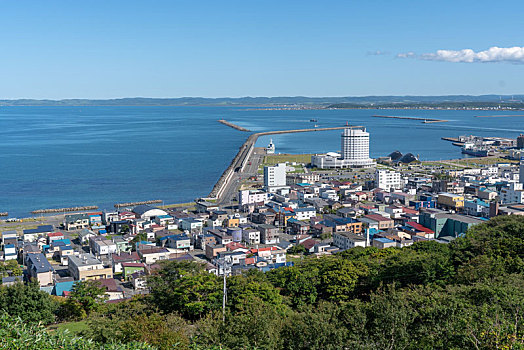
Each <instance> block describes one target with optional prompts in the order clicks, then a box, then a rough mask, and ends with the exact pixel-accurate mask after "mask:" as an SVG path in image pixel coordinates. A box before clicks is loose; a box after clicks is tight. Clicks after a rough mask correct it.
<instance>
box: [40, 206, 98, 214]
mask: <svg viewBox="0 0 524 350" xmlns="http://www.w3.org/2000/svg"><path fill="white" fill-rule="evenodd" d="M93 209H98V207H97V206H96V205H88V206H85V207H72V208H56V209H38V210H33V211H32V212H31V214H50V213H64V212H70V211H83V210H93Z"/></svg>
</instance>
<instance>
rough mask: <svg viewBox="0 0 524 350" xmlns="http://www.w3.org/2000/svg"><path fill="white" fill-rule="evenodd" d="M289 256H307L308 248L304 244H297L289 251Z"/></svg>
mask: <svg viewBox="0 0 524 350" xmlns="http://www.w3.org/2000/svg"><path fill="white" fill-rule="evenodd" d="M287 252H288V253H289V254H305V253H306V252H307V250H306V247H304V245H303V244H297V245H296V246H293V247H291V248H289V249H288V250H287Z"/></svg>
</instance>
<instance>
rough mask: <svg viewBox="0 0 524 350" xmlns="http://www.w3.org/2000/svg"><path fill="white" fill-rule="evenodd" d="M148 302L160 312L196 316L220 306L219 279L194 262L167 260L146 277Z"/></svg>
mask: <svg viewBox="0 0 524 350" xmlns="http://www.w3.org/2000/svg"><path fill="white" fill-rule="evenodd" d="M148 286H149V288H150V290H151V293H150V295H149V299H148V300H149V301H150V303H151V304H152V305H154V306H156V307H158V308H159V309H160V310H162V311H163V312H166V313H169V312H174V311H176V312H180V313H181V314H182V315H183V316H184V317H187V318H188V319H192V320H195V319H198V318H200V317H202V316H203V315H204V314H205V313H207V312H209V311H211V310H217V309H220V308H221V306H222V296H223V292H222V284H221V280H220V279H219V278H218V277H217V276H215V275H214V274H210V273H208V272H207V271H206V270H205V265H203V264H200V263H196V262H177V261H169V262H164V263H163V264H162V268H161V269H160V270H159V271H156V272H155V273H154V274H153V275H151V276H150V277H149V279H148Z"/></svg>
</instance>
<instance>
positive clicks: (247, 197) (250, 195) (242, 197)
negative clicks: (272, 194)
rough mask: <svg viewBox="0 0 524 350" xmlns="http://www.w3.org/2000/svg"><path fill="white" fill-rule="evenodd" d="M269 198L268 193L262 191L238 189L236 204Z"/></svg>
mask: <svg viewBox="0 0 524 350" xmlns="http://www.w3.org/2000/svg"><path fill="white" fill-rule="evenodd" d="M268 200H269V193H267V192H264V191H254V190H244V191H238V204H239V205H240V206H244V205H249V204H255V203H260V202H263V203H264V204H266V203H267V202H268Z"/></svg>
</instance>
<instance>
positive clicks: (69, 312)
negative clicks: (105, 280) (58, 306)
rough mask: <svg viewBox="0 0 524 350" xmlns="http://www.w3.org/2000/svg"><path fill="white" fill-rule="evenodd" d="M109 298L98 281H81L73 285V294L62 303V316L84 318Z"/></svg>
mask: <svg viewBox="0 0 524 350" xmlns="http://www.w3.org/2000/svg"><path fill="white" fill-rule="evenodd" d="M105 300H107V295H106V294H105V288H104V287H102V286H101V285H100V282H98V281H93V280H90V281H79V282H77V283H75V284H74V285H73V288H72V290H71V294H70V295H69V297H68V298H67V299H66V301H65V303H63V305H62V311H61V313H62V317H64V318H73V319H83V318H85V317H87V316H89V315H90V314H91V313H92V312H94V311H97V310H99V309H100V307H101V306H102V305H103V303H104V301H105Z"/></svg>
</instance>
